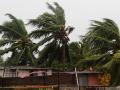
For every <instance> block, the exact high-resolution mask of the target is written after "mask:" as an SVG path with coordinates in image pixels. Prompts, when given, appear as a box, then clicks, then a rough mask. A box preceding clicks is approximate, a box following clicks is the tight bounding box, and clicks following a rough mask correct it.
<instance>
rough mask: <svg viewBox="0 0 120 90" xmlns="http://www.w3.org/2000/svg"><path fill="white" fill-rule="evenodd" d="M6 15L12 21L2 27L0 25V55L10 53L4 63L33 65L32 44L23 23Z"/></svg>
mask: <svg viewBox="0 0 120 90" xmlns="http://www.w3.org/2000/svg"><path fill="white" fill-rule="evenodd" d="M6 15H7V16H9V17H10V19H11V20H12V21H7V22H5V23H4V24H3V25H0V33H1V35H2V38H1V40H0V47H1V50H0V55H4V54H6V53H9V52H11V53H12V55H11V56H10V57H9V58H8V60H7V61H6V63H7V65H27V64H30V65H34V64H35V58H34V55H33V50H32V47H33V46H34V43H33V42H32V41H31V40H30V38H29V37H28V32H27V30H26V28H25V25H24V22H23V21H22V20H19V19H17V18H16V17H14V16H13V15H11V14H6ZM6 45H8V47H7V46H6ZM4 46H5V49H4ZM6 47H7V48H6Z"/></svg>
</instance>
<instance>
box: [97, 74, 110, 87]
mask: <svg viewBox="0 0 120 90" xmlns="http://www.w3.org/2000/svg"><path fill="white" fill-rule="evenodd" d="M98 78H99V81H100V85H102V86H109V85H110V80H111V75H110V74H109V73H103V74H102V75H99V77H98Z"/></svg>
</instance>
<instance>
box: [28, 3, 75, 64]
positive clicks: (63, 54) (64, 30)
mask: <svg viewBox="0 0 120 90" xmlns="http://www.w3.org/2000/svg"><path fill="white" fill-rule="evenodd" d="M47 5H48V8H49V9H50V10H51V11H52V13H48V12H46V13H44V14H42V15H40V16H38V17H37V18H36V19H31V20H30V21H29V24H31V25H33V26H35V27H37V30H35V31H33V32H32V33H31V34H30V36H31V37H33V38H39V39H40V42H39V43H38V44H37V45H36V46H35V47H34V48H37V47H38V46H40V45H45V47H44V49H43V50H41V51H40V54H39V63H43V62H44V61H46V62H48V65H50V64H51V63H52V62H53V61H54V60H58V61H59V62H60V63H61V62H62V63H64V62H66V61H70V56H69V51H68V42H69V37H68V35H69V34H70V33H71V32H72V31H73V27H70V26H68V27H67V26H66V25H65V23H66V21H65V14H64V10H63V8H62V7H61V6H60V5H59V4H58V3H56V2H55V3H54V5H55V6H56V7H54V6H52V5H50V4H49V3H47Z"/></svg>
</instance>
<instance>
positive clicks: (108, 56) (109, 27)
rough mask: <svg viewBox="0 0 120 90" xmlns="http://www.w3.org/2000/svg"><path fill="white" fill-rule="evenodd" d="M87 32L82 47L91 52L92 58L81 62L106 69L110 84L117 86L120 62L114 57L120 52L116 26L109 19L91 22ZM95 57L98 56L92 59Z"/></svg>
mask: <svg viewBox="0 0 120 90" xmlns="http://www.w3.org/2000/svg"><path fill="white" fill-rule="evenodd" d="M89 30H90V31H89V32H88V33H87V34H86V35H85V37H84V39H83V41H84V45H85V46H86V47H88V49H87V50H88V52H89V51H92V52H91V56H92V57H93V58H91V59H90V58H89V57H88V60H87V59H86V58H85V59H84V60H83V62H91V64H92V65H93V66H94V67H96V66H97V68H103V69H105V70H106V69H107V70H108V71H109V72H110V73H111V75H112V81H111V84H114V85H118V84H119V83H118V82H120V80H119V79H118V77H119V76H120V74H119V66H120V65H119V63H120V62H119V60H118V59H119V58H117V59H116V58H115V56H116V55H118V51H119V50H120V33H119V28H118V26H117V24H116V23H115V22H114V21H112V20H110V19H104V20H103V21H93V23H92V25H91V27H90V28H89ZM95 55H99V56H97V57H94V56H95ZM101 56H102V58H101ZM99 57H100V59H99ZM116 60H117V62H116ZM89 64H90V63H89ZM115 73H118V74H115ZM113 82H114V83H113Z"/></svg>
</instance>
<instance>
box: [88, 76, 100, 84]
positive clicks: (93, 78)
mask: <svg viewBox="0 0 120 90" xmlns="http://www.w3.org/2000/svg"><path fill="white" fill-rule="evenodd" d="M98 85H99V81H98V74H90V75H89V76H88V86H98Z"/></svg>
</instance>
